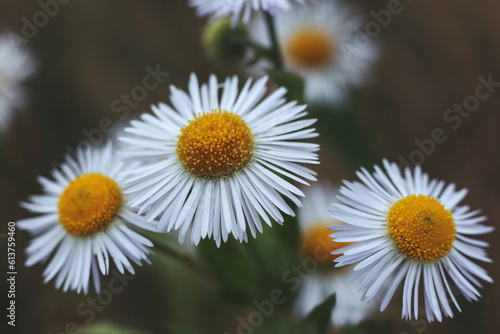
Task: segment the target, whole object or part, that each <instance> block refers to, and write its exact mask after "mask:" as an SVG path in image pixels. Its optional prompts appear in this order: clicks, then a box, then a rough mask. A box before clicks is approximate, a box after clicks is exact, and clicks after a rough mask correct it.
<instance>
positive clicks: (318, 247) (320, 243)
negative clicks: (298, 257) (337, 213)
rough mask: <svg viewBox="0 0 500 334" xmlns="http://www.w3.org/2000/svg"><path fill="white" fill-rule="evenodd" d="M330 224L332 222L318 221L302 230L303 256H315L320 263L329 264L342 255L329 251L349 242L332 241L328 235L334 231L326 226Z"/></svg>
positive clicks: (347, 244)
mask: <svg viewBox="0 0 500 334" xmlns="http://www.w3.org/2000/svg"><path fill="white" fill-rule="evenodd" d="M330 225H333V223H327V222H325V223H318V224H316V225H315V226H314V227H311V228H309V229H308V230H307V231H305V232H304V236H303V237H302V252H303V254H304V256H306V257H312V258H315V259H316V260H317V261H318V262H319V263H321V264H331V263H332V262H333V261H334V260H335V259H336V258H338V257H339V256H341V255H342V254H331V252H333V251H334V250H337V249H339V248H342V247H345V246H349V245H350V243H348V242H335V241H332V237H331V236H330V235H331V234H332V233H334V232H332V231H330V229H329V228H328V226H330ZM325 254H328V256H325Z"/></svg>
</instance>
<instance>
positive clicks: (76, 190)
mask: <svg viewBox="0 0 500 334" xmlns="http://www.w3.org/2000/svg"><path fill="white" fill-rule="evenodd" d="M121 202H122V193H121V191H120V188H119V187H118V184H117V183H116V182H115V181H114V180H112V179H111V178H109V177H107V176H105V175H102V174H98V173H89V174H83V175H80V176H79V177H78V178H76V179H74V180H73V181H72V182H71V183H70V184H69V185H68V186H67V187H66V189H64V191H63V193H62V194H61V196H60V197H59V204H58V209H59V221H60V223H61V225H62V226H63V227H64V229H65V230H66V231H67V232H68V233H70V234H73V235H77V236H85V235H88V234H90V233H93V232H96V231H98V230H99V229H101V228H103V227H105V226H106V225H107V224H109V223H110V222H111V221H112V220H113V218H114V217H115V216H116V213H117V212H118V210H119V208H120V204H121Z"/></svg>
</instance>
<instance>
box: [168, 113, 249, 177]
mask: <svg viewBox="0 0 500 334" xmlns="http://www.w3.org/2000/svg"><path fill="white" fill-rule="evenodd" d="M188 122H189V124H188V125H187V126H184V127H183V128H182V129H181V134H180V135H179V136H178V138H179V141H178V143H177V156H178V157H179V160H180V161H181V162H182V164H183V165H184V167H185V168H186V169H187V170H189V171H191V172H193V173H195V174H196V175H198V176H208V177H218V176H222V175H228V174H230V173H232V172H233V171H235V170H237V169H238V168H240V167H242V166H243V165H244V164H245V163H246V162H247V161H248V159H250V157H251V156H252V150H253V136H252V132H251V131H250V129H249V128H248V126H247V124H246V123H245V121H243V119H242V118H241V116H240V115H236V114H234V113H232V112H228V111H226V110H220V109H219V110H212V113H203V114H199V115H198V116H195V117H194V120H193V121H188Z"/></svg>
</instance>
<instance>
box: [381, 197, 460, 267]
mask: <svg viewBox="0 0 500 334" xmlns="http://www.w3.org/2000/svg"><path fill="white" fill-rule="evenodd" d="M387 220H388V224H387V226H388V228H389V233H390V234H391V236H392V238H393V239H394V241H395V242H396V245H397V246H398V248H399V250H400V251H401V252H403V253H404V254H405V255H406V256H408V257H410V258H412V259H417V260H420V261H436V260H439V259H441V258H442V257H443V256H445V255H446V254H448V253H449V252H450V251H451V249H452V244H453V241H454V240H455V231H456V228H455V223H454V220H453V216H452V214H451V212H450V210H446V209H445V208H444V206H443V204H441V202H440V201H439V200H437V199H435V198H433V197H429V196H424V195H418V196H417V195H410V196H406V197H405V198H403V199H400V200H399V201H397V202H396V203H395V204H394V205H393V206H392V207H391V208H390V210H389V215H388V216H387Z"/></svg>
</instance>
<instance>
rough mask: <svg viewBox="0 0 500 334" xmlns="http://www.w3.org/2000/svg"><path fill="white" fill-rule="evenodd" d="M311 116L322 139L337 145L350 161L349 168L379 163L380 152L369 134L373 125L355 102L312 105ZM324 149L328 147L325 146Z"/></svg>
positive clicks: (336, 149)
mask: <svg viewBox="0 0 500 334" xmlns="http://www.w3.org/2000/svg"><path fill="white" fill-rule="evenodd" d="M308 111H309V116H310V117H314V118H317V119H318V122H316V123H315V126H316V129H317V130H318V132H319V135H320V139H321V141H322V143H323V142H327V143H328V144H329V145H332V146H333V147H334V148H335V151H337V152H339V153H340V154H341V155H343V156H344V157H345V158H346V159H345V160H346V161H347V162H348V163H349V166H348V169H349V170H351V169H354V170H356V169H358V168H359V166H370V165H373V164H374V163H378V162H379V159H380V158H379V155H378V152H376V150H375V148H374V143H373V141H371V140H370V135H369V133H367V132H368V131H369V127H368V125H367V124H363V120H362V119H361V117H360V116H359V115H358V114H357V112H356V106H355V105H354V104H353V103H344V104H342V105H335V106H331V105H309V106H308ZM322 149H323V150H325V149H326V150H328V148H325V147H324V146H322Z"/></svg>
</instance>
